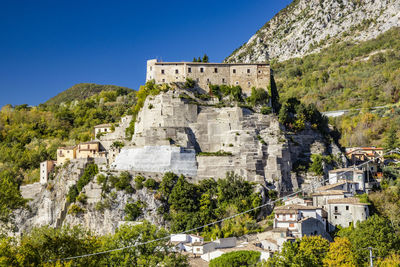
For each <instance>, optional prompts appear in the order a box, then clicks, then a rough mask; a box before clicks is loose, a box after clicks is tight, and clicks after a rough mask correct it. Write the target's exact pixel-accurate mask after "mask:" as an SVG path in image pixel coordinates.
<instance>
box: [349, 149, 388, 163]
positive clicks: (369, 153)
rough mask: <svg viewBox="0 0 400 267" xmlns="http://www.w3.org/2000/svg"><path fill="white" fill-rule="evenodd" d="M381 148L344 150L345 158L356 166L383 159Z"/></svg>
mask: <svg viewBox="0 0 400 267" xmlns="http://www.w3.org/2000/svg"><path fill="white" fill-rule="evenodd" d="M383 154H384V150H383V148H382V147H349V148H346V156H347V158H348V159H349V160H350V162H351V164H354V165H358V164H360V163H363V162H365V161H368V160H372V159H383Z"/></svg>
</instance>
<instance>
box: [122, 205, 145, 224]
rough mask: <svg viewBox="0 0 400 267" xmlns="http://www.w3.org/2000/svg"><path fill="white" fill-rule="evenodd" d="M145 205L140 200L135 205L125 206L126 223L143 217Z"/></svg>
mask: <svg viewBox="0 0 400 267" xmlns="http://www.w3.org/2000/svg"><path fill="white" fill-rule="evenodd" d="M142 208H143V203H142V202H141V201H140V200H138V201H136V202H134V203H127V204H126V205H125V209H124V211H125V213H126V216H125V221H135V220H136V219H137V218H138V217H139V216H141V215H143V210H142Z"/></svg>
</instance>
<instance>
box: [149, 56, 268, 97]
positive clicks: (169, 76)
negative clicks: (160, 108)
mask: <svg viewBox="0 0 400 267" xmlns="http://www.w3.org/2000/svg"><path fill="white" fill-rule="evenodd" d="M186 78H190V79H193V80H194V81H196V82H197V85H198V87H200V88H201V89H203V90H204V91H205V92H208V91H209V86H208V85H209V84H218V85H221V84H226V85H239V86H240V87H241V88H242V90H243V92H244V93H245V94H247V95H250V93H251V88H252V87H257V88H264V89H267V88H268V86H269V85H270V67H269V65H267V64H223V63H202V62H158V61H157V60H155V59H152V60H148V61H147V74H146V81H149V80H154V81H155V82H156V83H157V84H161V83H172V82H185V81H186Z"/></svg>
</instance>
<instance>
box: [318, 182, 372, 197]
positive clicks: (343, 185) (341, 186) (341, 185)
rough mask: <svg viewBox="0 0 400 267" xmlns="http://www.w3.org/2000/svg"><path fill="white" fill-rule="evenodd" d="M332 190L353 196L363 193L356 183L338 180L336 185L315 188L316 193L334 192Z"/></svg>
mask: <svg viewBox="0 0 400 267" xmlns="http://www.w3.org/2000/svg"><path fill="white" fill-rule="evenodd" d="M334 190H336V191H337V190H339V191H345V192H347V193H351V194H353V195H355V194H357V193H363V192H364V190H361V189H360V184H359V183H358V182H353V181H347V180H339V181H338V182H337V183H334V184H328V185H324V186H321V187H318V188H317V191H318V192H322V191H334Z"/></svg>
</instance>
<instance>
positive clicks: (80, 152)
mask: <svg viewBox="0 0 400 267" xmlns="http://www.w3.org/2000/svg"><path fill="white" fill-rule="evenodd" d="M76 158H78V159H86V158H106V152H105V151H102V150H101V146H100V142H99V141H90V142H85V143H81V144H79V145H78V146H77V148H76Z"/></svg>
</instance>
